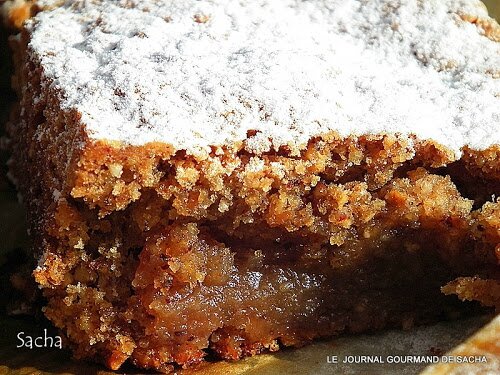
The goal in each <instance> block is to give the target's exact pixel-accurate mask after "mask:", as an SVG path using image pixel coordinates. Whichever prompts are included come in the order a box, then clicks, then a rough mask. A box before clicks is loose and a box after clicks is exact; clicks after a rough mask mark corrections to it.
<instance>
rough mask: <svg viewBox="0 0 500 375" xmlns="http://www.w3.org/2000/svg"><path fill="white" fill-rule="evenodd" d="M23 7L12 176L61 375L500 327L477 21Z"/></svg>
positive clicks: (232, 9)
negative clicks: (461, 320)
mask: <svg viewBox="0 0 500 375" xmlns="http://www.w3.org/2000/svg"><path fill="white" fill-rule="evenodd" d="M23 4H24V5H26V4H27V5H26V6H28V8H27V10H26V9H25V12H24V13H23V12H17V11H16V10H17V9H20V6H21V5H20V2H19V1H7V2H4V5H3V7H2V9H3V13H5V14H6V15H7V16H6V20H7V21H8V23H10V24H11V25H16V24H20V23H22V21H23V19H24V18H26V17H28V16H27V15H30V16H32V17H31V18H28V19H27V20H26V21H25V22H24V24H23V25H24V26H23V27H22V28H21V29H20V30H19V33H18V34H17V35H15V36H13V37H11V45H12V50H13V59H14V65H15V73H14V76H13V79H12V82H13V87H14V89H15V91H16V93H17V95H18V98H19V102H18V103H17V104H16V105H15V106H14V108H13V110H12V115H11V120H10V122H9V123H8V126H7V130H8V133H9V137H10V140H9V144H8V146H9V148H10V150H11V153H12V158H11V161H10V165H9V167H10V174H11V177H12V179H13V181H15V183H16V185H17V188H18V190H19V192H20V195H21V196H22V198H23V202H24V204H25V205H26V207H27V214H28V220H29V223H30V230H31V236H32V238H33V243H34V246H33V250H34V254H35V258H36V264H34V265H33V269H34V272H33V275H34V278H35V280H36V282H37V283H38V285H39V286H40V289H41V290H42V293H43V295H44V297H45V299H46V305H45V306H44V309H43V311H44V313H45V315H46V316H47V317H48V318H49V319H50V320H51V321H52V322H53V323H54V325H55V326H56V327H57V328H59V329H60V330H61V332H62V333H63V334H64V336H65V338H66V339H67V340H66V343H67V345H68V346H69V347H71V348H72V350H73V353H74V355H75V356H76V357H77V358H92V359H95V360H98V361H101V362H103V363H104V364H105V365H106V366H108V367H110V368H112V369H118V368H119V367H120V366H121V365H122V364H123V363H124V362H125V361H127V360H128V361H130V362H131V363H133V364H134V365H136V366H138V367H141V368H153V369H156V370H160V371H171V370H173V369H175V368H176V367H178V366H183V367H189V366H192V365H195V364H197V363H199V362H201V361H203V359H204V358H205V357H206V356H207V355H209V356H211V357H212V358H219V359H226V360H235V359H238V358H241V357H244V356H247V355H254V354H258V353H261V352H264V351H275V350H278V349H279V348H281V347H283V346H300V345H303V344H305V343H307V342H309V341H311V340H313V339H315V338H320V337H329V336H333V335H337V334H340V333H343V332H351V333H357V332H364V331H371V330H377V329H382V328H384V327H403V328H410V327H412V326H413V325H415V324H421V323H426V322H430V321H435V320H437V319H443V318H450V317H454V316H457V314H461V313H467V312H470V311H476V310H477V309H479V308H482V309H486V310H488V311H490V310H492V309H495V308H496V309H498V308H500V299H499V296H498V292H497V291H498V286H499V285H500V281H499V280H500V267H499V264H500V221H499V214H500V201H499V200H498V198H497V197H498V196H499V195H500V161H499V160H500V142H499V134H500V133H499V132H498V130H499V129H498V125H499V120H500V118H499V116H500V106H499V105H498V101H499V100H500V98H499V93H500V83H499V82H500V81H499V71H498V67H499V66H500V64H499V63H500V57H499V52H500V44H499V42H498V41H499V39H500V38H499V30H500V27H499V26H498V24H497V23H496V21H494V20H493V19H491V18H490V17H489V16H488V14H487V12H486V9H485V8H484V6H483V5H482V3H481V2H480V1H476V0H460V1H451V0H450V1H437V0H373V1H354V0H347V1H319V0H316V1H312V0H311V1H285V0H283V1H246V0H242V1H225V0H221V1H190V0H189V1H180V0H178V1H174V0H172V1H167V0H159V1H153V0H147V1H137V2H134V1H112V0H96V1H50V0H49V1H39V2H36V1H35V2H24V3H23ZM23 9H24V8H23ZM457 297H458V298H457ZM459 299H462V300H464V301H465V302H463V303H462V302H460V301H459ZM480 306H482V307H480Z"/></svg>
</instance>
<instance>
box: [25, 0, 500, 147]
mask: <svg viewBox="0 0 500 375" xmlns="http://www.w3.org/2000/svg"><path fill="white" fill-rule="evenodd" d="M462 13H466V14H474V15H477V16H479V17H483V18H484V17H487V14H486V11H485V10H484V8H483V7H480V2H479V1H476V0H371V1H367V0H323V1H321V0H310V1H304V0H295V1H293V0H279V1H277V0H239V1H234V0H219V1H208V0H201V1H195V0H170V1H169V0H141V1H136V2H134V1H130V0H127V1H113V0H102V1H68V2H67V3H66V5H63V6H62V7H59V8H56V9H53V10H47V11H44V12H41V13H39V14H38V15H37V17H35V19H34V20H32V21H30V23H28V28H29V29H30V30H31V32H32V40H31V42H30V49H31V51H32V53H33V55H34V57H35V58H37V59H39V60H40V61H41V64H42V66H43V68H44V74H45V76H46V77H47V78H48V79H49V80H50V81H51V82H52V83H51V84H52V85H54V86H55V87H57V88H59V89H60V90H61V95H62V96H63V101H62V102H63V106H64V107H66V108H76V109H78V110H79V111H80V112H81V114H82V122H83V123H84V124H85V125H86V127H87V131H88V132H89V134H90V136H91V137H92V138H95V139H109V140H119V141H123V142H125V143H128V144H133V145H138V144H139V145H140V144H144V143H147V142H151V141H162V142H167V143H169V144H172V145H173V146H174V147H175V148H177V149H184V150H187V151H188V152H190V153H194V154H196V153H200V152H203V151H206V150H207V149H208V146H210V145H221V144H232V143H234V142H237V141H242V140H245V139H246V138H247V135H248V134H251V137H250V139H249V140H248V141H247V145H246V147H247V149H249V150H250V151H254V152H256V153H260V152H265V151H268V150H269V149H271V148H275V149H276V148H277V147H279V146H281V145H289V146H290V147H291V148H292V149H294V148H295V149H296V148H300V147H301V146H303V145H304V144H305V143H306V142H307V141H308V140H309V139H310V138H311V137H312V136H316V135H319V134H322V133H326V132H329V131H332V130H334V131H337V132H339V133H340V134H341V135H343V136H347V135H350V134H356V135H361V134H373V133H385V132H391V133H393V132H398V133H403V134H410V133H413V134H416V135H417V136H418V137H419V138H421V139H432V140H435V141H437V142H439V143H441V144H442V145H444V146H447V147H449V148H451V149H452V150H454V151H456V152H457V156H458V155H459V154H460V148H461V147H463V146H464V145H469V146H470V147H472V148H475V149H484V148H487V147H489V146H490V145H493V144H500V131H499V130H500V129H499V124H500V105H499V104H500V102H499V101H500V80H499V79H495V78H493V77H494V76H495V74H496V75H498V74H499V73H500V43H496V42H494V41H492V40H490V39H488V38H486V37H485V36H484V35H482V34H483V33H484V31H483V30H481V29H480V28H479V27H477V26H476V25H474V24H472V23H468V22H465V21H462V19H461V18H460V16H459V14H462Z"/></svg>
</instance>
